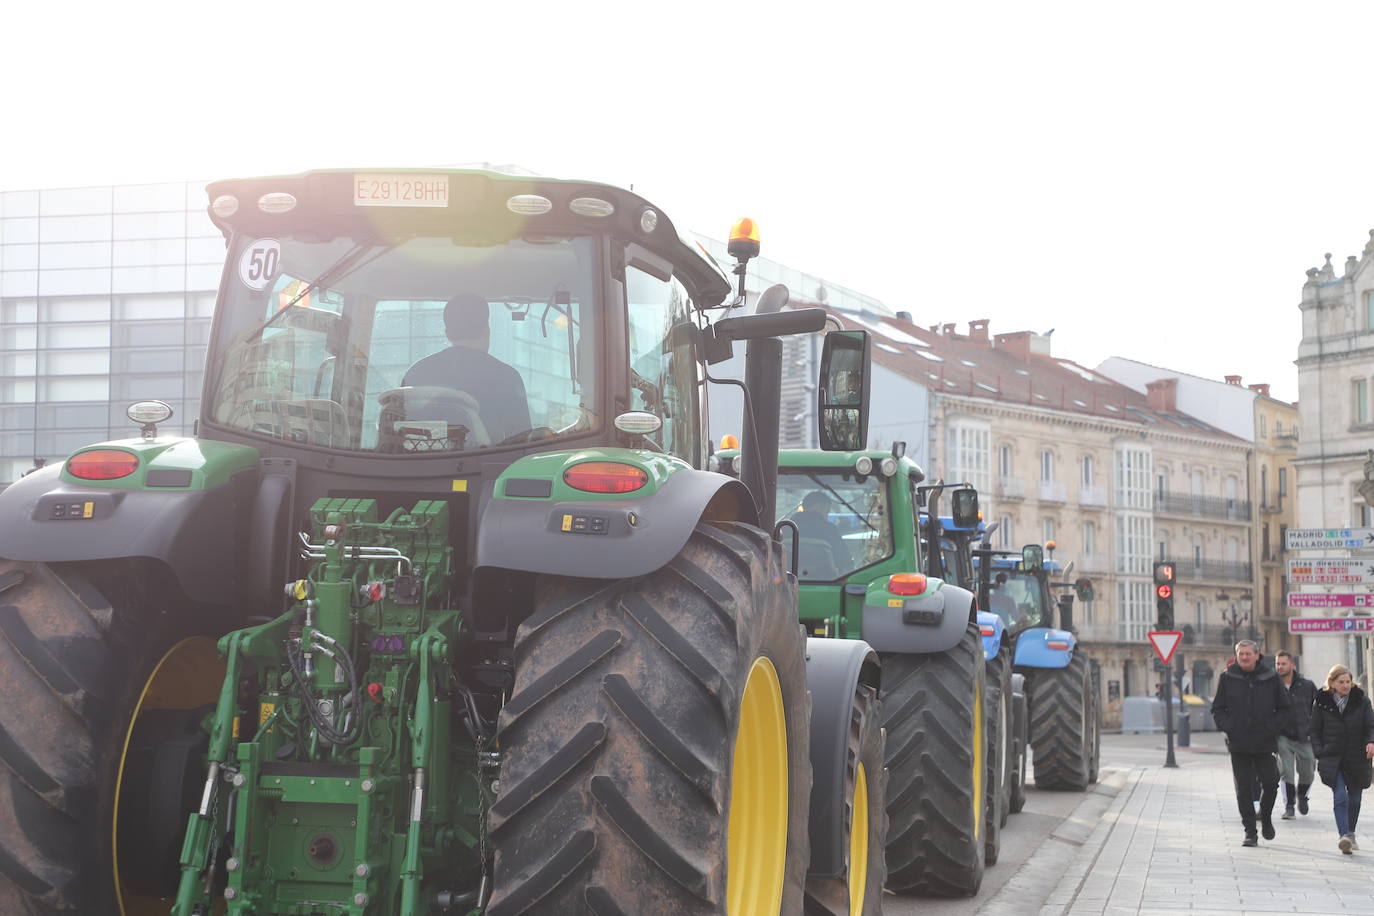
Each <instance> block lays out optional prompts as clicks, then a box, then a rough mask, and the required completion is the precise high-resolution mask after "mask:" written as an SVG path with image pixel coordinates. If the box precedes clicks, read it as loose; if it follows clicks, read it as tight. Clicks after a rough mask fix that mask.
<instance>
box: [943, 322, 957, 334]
mask: <svg viewBox="0 0 1374 916" xmlns="http://www.w3.org/2000/svg"><path fill="white" fill-rule="evenodd" d="M940 333H941V334H943V335H945V336H946V337H953V336H954V322H952V321H951V322H950V323H949V324H944V325H941V326H940Z"/></svg>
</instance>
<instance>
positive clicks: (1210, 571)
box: [1169, 557, 1254, 583]
mask: <svg viewBox="0 0 1374 916" xmlns="http://www.w3.org/2000/svg"><path fill="white" fill-rule="evenodd" d="M1169 559H1170V560H1171V561H1172V562H1173V563H1174V566H1175V568H1176V569H1177V575H1178V580H1179V581H1180V582H1187V583H1192V582H1242V583H1249V582H1252V581H1254V579H1253V570H1252V567H1251V566H1250V564H1249V563H1229V562H1226V561H1224V560H1194V559H1193V558H1191V557H1188V558H1186V559H1183V558H1179V557H1170V558H1169Z"/></svg>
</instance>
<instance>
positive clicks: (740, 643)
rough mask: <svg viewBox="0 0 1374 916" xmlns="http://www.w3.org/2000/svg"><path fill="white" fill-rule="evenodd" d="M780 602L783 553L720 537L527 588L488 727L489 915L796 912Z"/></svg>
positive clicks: (789, 692)
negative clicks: (641, 564)
mask: <svg viewBox="0 0 1374 916" xmlns="http://www.w3.org/2000/svg"><path fill="white" fill-rule="evenodd" d="M795 602H796V586H795V583H794V580H792V579H791V578H790V577H789V576H788V574H787V571H786V567H785V564H784V562H783V559H782V552H781V549H780V548H779V547H778V546H777V545H776V544H775V543H773V542H772V541H771V539H770V538H769V537H768V536H767V535H765V534H764V533H762V532H760V531H758V530H757V529H754V528H751V527H748V526H745V525H738V524H730V523H719V525H718V526H717V525H706V524H702V525H698V526H697V529H696V531H695V532H694V533H693V534H692V536H691V538H690V539H689V541H688V543H687V544H686V546H684V547H683V549H682V551H681V552H680V553H679V554H678V555H677V557H675V558H674V559H673V560H672V561H671V562H670V563H668V565H667V566H665V567H663V568H661V569H659V570H657V571H656V572H653V573H650V574H648V575H645V576H641V577H638V578H636V579H631V580H626V581H613V582H607V581H595V580H588V579H574V578H562V577H542V578H541V579H540V581H539V582H538V583H537V586H536V604H535V609H534V611H533V613H532V614H531V616H530V617H529V618H528V619H526V620H525V621H524V622H523V623H522V624H521V625H520V627H519V630H518V632H517V633H516V639H515V689H514V692H513V694H512V695H511V698H510V700H509V702H507V704H506V706H505V709H503V710H502V712H501V720H500V738H501V748H502V751H503V757H504V761H503V764H502V771H501V785H500V792H499V794H498V797H497V800H496V802H495V804H494V805H493V806H492V809H491V813H490V817H489V823H490V826H491V840H492V846H493V848H494V850H495V853H496V867H495V881H494V891H493V896H492V899H491V904H490V906H489V908H488V910H487V913H488V916H515V914H520V913H528V914H549V916H553V914H558V916H575V914H580V916H592V914H595V916H637V914H641V913H665V914H666V913H672V914H683V916H688V914H712V916H716V914H728V916H746V914H747V916H776V914H779V913H784V914H794V913H800V912H801V911H802V896H803V885H804V883H805V880H806V867H807V863H808V861H809V859H810V850H809V840H808V835H807V813H808V805H809V802H810V792H811V764H810V758H809V747H808V745H809V728H810V699H809V697H808V695H807V692H806V669H805V660H804V652H805V641H804V638H803V636H802V632H801V628H800V627H799V626H798V623H797V611H796V603H795Z"/></svg>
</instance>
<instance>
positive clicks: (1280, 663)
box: [1274, 652, 1317, 821]
mask: <svg viewBox="0 0 1374 916" xmlns="http://www.w3.org/2000/svg"><path fill="white" fill-rule="evenodd" d="M1274 671H1275V672H1277V674H1278V676H1279V680H1280V681H1282V682H1283V686H1284V687H1286V688H1288V697H1289V699H1291V700H1292V701H1293V717H1292V718H1291V719H1289V720H1288V727H1287V728H1285V729H1284V730H1283V731H1281V732H1279V741H1278V744H1279V772H1280V774H1281V775H1282V777H1283V789H1284V793H1285V795H1284V803H1283V819H1284V820H1286V821H1287V820H1292V819H1293V818H1294V816H1295V814H1294V811H1293V806H1294V803H1295V802H1296V804H1297V809H1298V811H1299V812H1301V813H1303V814H1306V813H1307V790H1308V789H1310V788H1311V787H1312V777H1313V774H1315V773H1316V771H1317V758H1316V756H1315V755H1314V754H1313V753H1312V739H1311V738H1310V737H1309V736H1308V732H1309V731H1311V729H1312V701H1313V700H1315V699H1316V698H1317V685H1316V684H1314V683H1312V682H1311V681H1309V680H1308V679H1307V678H1305V677H1303V676H1302V675H1301V674H1299V673H1298V668H1297V665H1296V664H1295V663H1294V662H1293V656H1292V655H1291V654H1289V653H1288V652H1280V653H1279V654H1277V655H1275V656H1274Z"/></svg>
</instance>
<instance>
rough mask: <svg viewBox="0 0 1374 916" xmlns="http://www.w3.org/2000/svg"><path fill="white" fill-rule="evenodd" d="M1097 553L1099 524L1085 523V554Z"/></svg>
mask: <svg viewBox="0 0 1374 916" xmlns="http://www.w3.org/2000/svg"><path fill="white" fill-rule="evenodd" d="M1094 553H1097V526H1096V525H1094V524H1093V523H1092V522H1084V523H1083V555H1084V556H1088V555H1090V554H1094Z"/></svg>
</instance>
